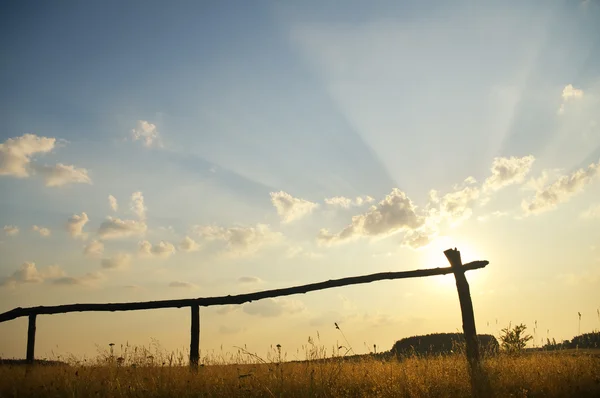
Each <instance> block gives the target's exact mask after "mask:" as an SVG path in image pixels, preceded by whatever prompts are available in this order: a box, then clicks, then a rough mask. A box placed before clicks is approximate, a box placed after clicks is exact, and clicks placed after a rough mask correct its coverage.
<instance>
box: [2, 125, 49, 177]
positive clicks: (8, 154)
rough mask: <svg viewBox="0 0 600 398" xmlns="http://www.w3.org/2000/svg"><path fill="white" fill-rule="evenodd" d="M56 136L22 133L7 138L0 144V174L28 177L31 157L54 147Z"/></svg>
mask: <svg viewBox="0 0 600 398" xmlns="http://www.w3.org/2000/svg"><path fill="white" fill-rule="evenodd" d="M55 144H56V138H48V137H39V136H37V135H35V134H24V135H22V136H21V137H15V138H9V139H7V140H6V141H5V142H4V143H2V144H0V175H8V176H13V177H19V178H23V177H28V176H29V175H30V173H31V171H32V170H31V167H30V163H31V157H32V156H33V155H35V154H37V153H47V152H50V151H51V150H52V149H54V145H55Z"/></svg>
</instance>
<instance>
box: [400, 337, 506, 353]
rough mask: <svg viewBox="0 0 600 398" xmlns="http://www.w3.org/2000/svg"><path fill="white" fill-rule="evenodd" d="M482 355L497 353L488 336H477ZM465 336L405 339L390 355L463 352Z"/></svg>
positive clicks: (494, 339)
mask: <svg viewBox="0 0 600 398" xmlns="http://www.w3.org/2000/svg"><path fill="white" fill-rule="evenodd" d="M477 337H478V339H479V346H480V350H481V354H482V355H484V356H485V355H494V354H496V353H497V352H498V349H499V344H498V341H497V340H496V338H495V337H494V336H492V335H490V334H478V335H477ZM465 347H466V342H465V336H464V335H463V334H462V333H434V334H428V335H425V336H413V337H407V338H404V339H402V340H398V341H397V342H396V343H395V344H394V346H393V347H392V350H391V352H392V354H395V355H396V357H398V358H403V357H407V356H412V355H417V356H424V355H447V354H452V353H458V352H464V349H465Z"/></svg>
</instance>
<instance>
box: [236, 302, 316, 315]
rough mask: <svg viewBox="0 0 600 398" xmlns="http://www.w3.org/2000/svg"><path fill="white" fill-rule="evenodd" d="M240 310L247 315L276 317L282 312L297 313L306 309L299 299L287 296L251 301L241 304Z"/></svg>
mask: <svg viewBox="0 0 600 398" xmlns="http://www.w3.org/2000/svg"><path fill="white" fill-rule="evenodd" d="M242 310H243V311H244V312H245V313H246V314H249V315H256V316H262V317H265V318H270V317H277V316H280V315H283V314H286V315H287V314H297V313H300V312H303V311H305V310H306V307H305V306H304V304H303V303H302V302H301V301H298V300H292V299H287V298H277V299H274V298H267V299H263V300H257V301H253V302H250V303H247V304H244V305H243V306H242Z"/></svg>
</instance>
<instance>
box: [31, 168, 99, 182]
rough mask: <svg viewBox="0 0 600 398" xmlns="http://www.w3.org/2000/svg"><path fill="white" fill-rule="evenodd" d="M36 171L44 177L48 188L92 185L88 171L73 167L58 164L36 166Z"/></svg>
mask: <svg viewBox="0 0 600 398" xmlns="http://www.w3.org/2000/svg"><path fill="white" fill-rule="evenodd" d="M35 170H36V171H37V172H39V173H40V174H41V175H43V176H44V179H45V180H46V186H47V187H60V186H63V185H67V184H76V183H79V184H91V183H92V180H91V179H90V177H89V175H88V171H87V170H86V169H83V168H77V167H75V166H73V165H66V164H62V163H57V164H55V165H54V166H35Z"/></svg>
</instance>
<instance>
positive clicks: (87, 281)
mask: <svg viewBox="0 0 600 398" xmlns="http://www.w3.org/2000/svg"><path fill="white" fill-rule="evenodd" d="M103 279H104V275H102V273H100V272H88V273H87V274H85V275H81V276H63V277H61V278H56V279H54V280H53V281H52V284H53V285H60V286H93V285H95V284H96V283H98V282H100V281H102V280H103Z"/></svg>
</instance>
